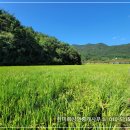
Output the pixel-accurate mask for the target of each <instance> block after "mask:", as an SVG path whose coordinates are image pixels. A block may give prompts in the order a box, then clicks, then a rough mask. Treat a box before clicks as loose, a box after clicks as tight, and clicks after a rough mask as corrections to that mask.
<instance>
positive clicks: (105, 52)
mask: <svg viewBox="0 0 130 130" xmlns="http://www.w3.org/2000/svg"><path fill="white" fill-rule="evenodd" d="M72 46H73V47H74V48H76V49H77V51H78V52H79V53H80V54H81V56H82V60H84V61H97V60H99V61H108V60H112V59H130V43H129V44H122V45H113V46H109V45H106V44H104V43H97V44H90V43H89V44H85V45H72Z"/></svg>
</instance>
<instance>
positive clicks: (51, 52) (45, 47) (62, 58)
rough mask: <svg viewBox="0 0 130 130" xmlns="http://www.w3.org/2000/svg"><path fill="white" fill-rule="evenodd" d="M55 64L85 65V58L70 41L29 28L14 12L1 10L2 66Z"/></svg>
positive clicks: (0, 48)
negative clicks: (60, 39)
mask: <svg viewBox="0 0 130 130" xmlns="http://www.w3.org/2000/svg"><path fill="white" fill-rule="evenodd" d="M36 24H38V23H36ZM53 64H57V65H59V64H61V65H73V64H81V58H80V55H79V53H78V52H77V51H76V50H75V49H74V48H73V47H71V46H69V45H68V44H65V43H63V42H61V41H59V40H58V39H56V38H55V37H50V36H48V35H45V34H42V33H38V32H36V31H34V30H33V29H32V28H30V27H25V26H23V25H21V23H20V21H19V20H17V19H16V18H15V17H14V16H13V15H10V14H9V13H8V12H6V11H4V10H0V65H53Z"/></svg>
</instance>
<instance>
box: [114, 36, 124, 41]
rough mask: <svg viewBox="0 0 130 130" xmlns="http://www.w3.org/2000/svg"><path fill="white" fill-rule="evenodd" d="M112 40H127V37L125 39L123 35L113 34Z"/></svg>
mask: <svg viewBox="0 0 130 130" xmlns="http://www.w3.org/2000/svg"><path fill="white" fill-rule="evenodd" d="M112 40H116V41H117V40H118V41H125V40H127V39H126V38H125V37H120V36H114V37H112Z"/></svg>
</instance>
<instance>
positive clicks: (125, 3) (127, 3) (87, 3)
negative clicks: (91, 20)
mask: <svg viewBox="0 0 130 130" xmlns="http://www.w3.org/2000/svg"><path fill="white" fill-rule="evenodd" d="M0 4H130V2H22V1H21V2H0Z"/></svg>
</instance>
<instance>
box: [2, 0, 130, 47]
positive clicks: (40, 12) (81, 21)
mask: <svg viewBox="0 0 130 130" xmlns="http://www.w3.org/2000/svg"><path fill="white" fill-rule="evenodd" d="M3 1H4V2H6V1H8V0H3ZM10 1H14V2H16V1H17V0H10ZM21 1H26V2H27V0H21ZM29 1H36V0H28V2H29ZM39 1H41V0H39ZM44 1H47V2H48V0H44ZM49 1H53V2H54V0H49ZM56 1H60V0H56ZM63 1H69V0H63ZM71 1H78V0H71ZM82 1H87V0H82ZM93 1H94V0H93ZM95 1H96V0H95ZM100 1H103V0H100ZM109 1H112V0H109ZM117 1H118V2H121V0H115V2H117ZM126 1H128V0H126ZM17 2H18V1H17ZM96 2H97V1H96ZM112 2H113V1H112ZM0 8H2V9H5V10H7V11H9V12H10V13H11V14H14V15H15V16H16V17H17V18H18V19H19V20H20V21H21V23H22V24H23V25H26V26H32V27H33V28H34V29H35V30H36V31H39V32H43V33H45V34H48V35H51V36H55V37H57V38H58V39H59V40H61V41H64V42H67V43H70V44H86V43H99V42H102V43H106V44H108V45H117V44H126V43H130V4H0Z"/></svg>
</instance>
